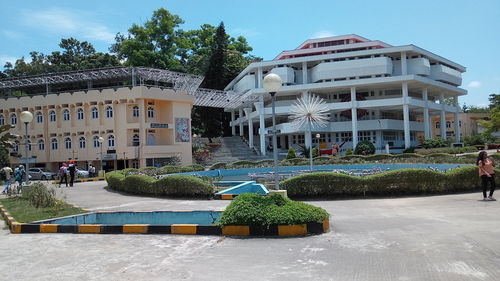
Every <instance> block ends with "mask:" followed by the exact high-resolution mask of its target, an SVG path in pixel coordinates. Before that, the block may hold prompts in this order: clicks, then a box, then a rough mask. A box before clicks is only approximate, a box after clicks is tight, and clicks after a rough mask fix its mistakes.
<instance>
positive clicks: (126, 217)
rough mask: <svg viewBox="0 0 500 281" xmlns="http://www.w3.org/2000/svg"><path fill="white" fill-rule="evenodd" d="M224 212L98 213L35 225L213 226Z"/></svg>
mask: <svg viewBox="0 0 500 281" xmlns="http://www.w3.org/2000/svg"><path fill="white" fill-rule="evenodd" d="M221 213H222V212H218V211H186V212H183V211H157V212H102V213H101V212H97V213H89V214H82V215H76V216H69V217H63V218H57V219H51V220H44V221H37V222H34V223H35V224H62V225H77V224H108V225H121V224H150V225H171V224H198V225H213V224H214V223H216V222H218V221H219V219H220V217H221Z"/></svg>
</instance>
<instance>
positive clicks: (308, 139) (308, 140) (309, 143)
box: [304, 124, 312, 149]
mask: <svg viewBox="0 0 500 281" xmlns="http://www.w3.org/2000/svg"><path fill="white" fill-rule="evenodd" d="M305 126H309V125H307V124H306V125H305ZM304 134H305V139H304V141H305V143H304V144H305V146H306V147H308V148H310V149H312V137H311V135H312V134H311V132H309V131H307V130H306V131H305V133H304Z"/></svg>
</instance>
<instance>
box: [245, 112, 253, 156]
mask: <svg viewBox="0 0 500 281" xmlns="http://www.w3.org/2000/svg"><path fill="white" fill-rule="evenodd" d="M244 111H245V117H246V118H247V120H248V146H249V147H253V122H252V119H251V118H250V113H252V109H251V108H245V109H244Z"/></svg>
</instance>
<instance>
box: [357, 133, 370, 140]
mask: <svg viewBox="0 0 500 281" xmlns="http://www.w3.org/2000/svg"><path fill="white" fill-rule="evenodd" d="M364 140H367V141H369V140H371V132H370V131H361V132H358V141H364Z"/></svg>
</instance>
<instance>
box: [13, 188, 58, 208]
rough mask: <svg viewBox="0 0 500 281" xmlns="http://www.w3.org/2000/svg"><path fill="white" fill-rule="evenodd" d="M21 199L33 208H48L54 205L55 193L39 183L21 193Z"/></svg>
mask: <svg viewBox="0 0 500 281" xmlns="http://www.w3.org/2000/svg"><path fill="white" fill-rule="evenodd" d="M22 197H23V198H25V199H27V200H28V201H29V202H30V204H31V205H32V206H33V207H35V208H48V207H53V206H54V205H55V204H56V201H57V200H56V191H55V190H54V189H53V188H48V187H47V186H46V185H45V184H43V183H41V182H36V183H34V184H32V185H30V186H29V188H27V190H26V191H25V192H23V193H22Z"/></svg>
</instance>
